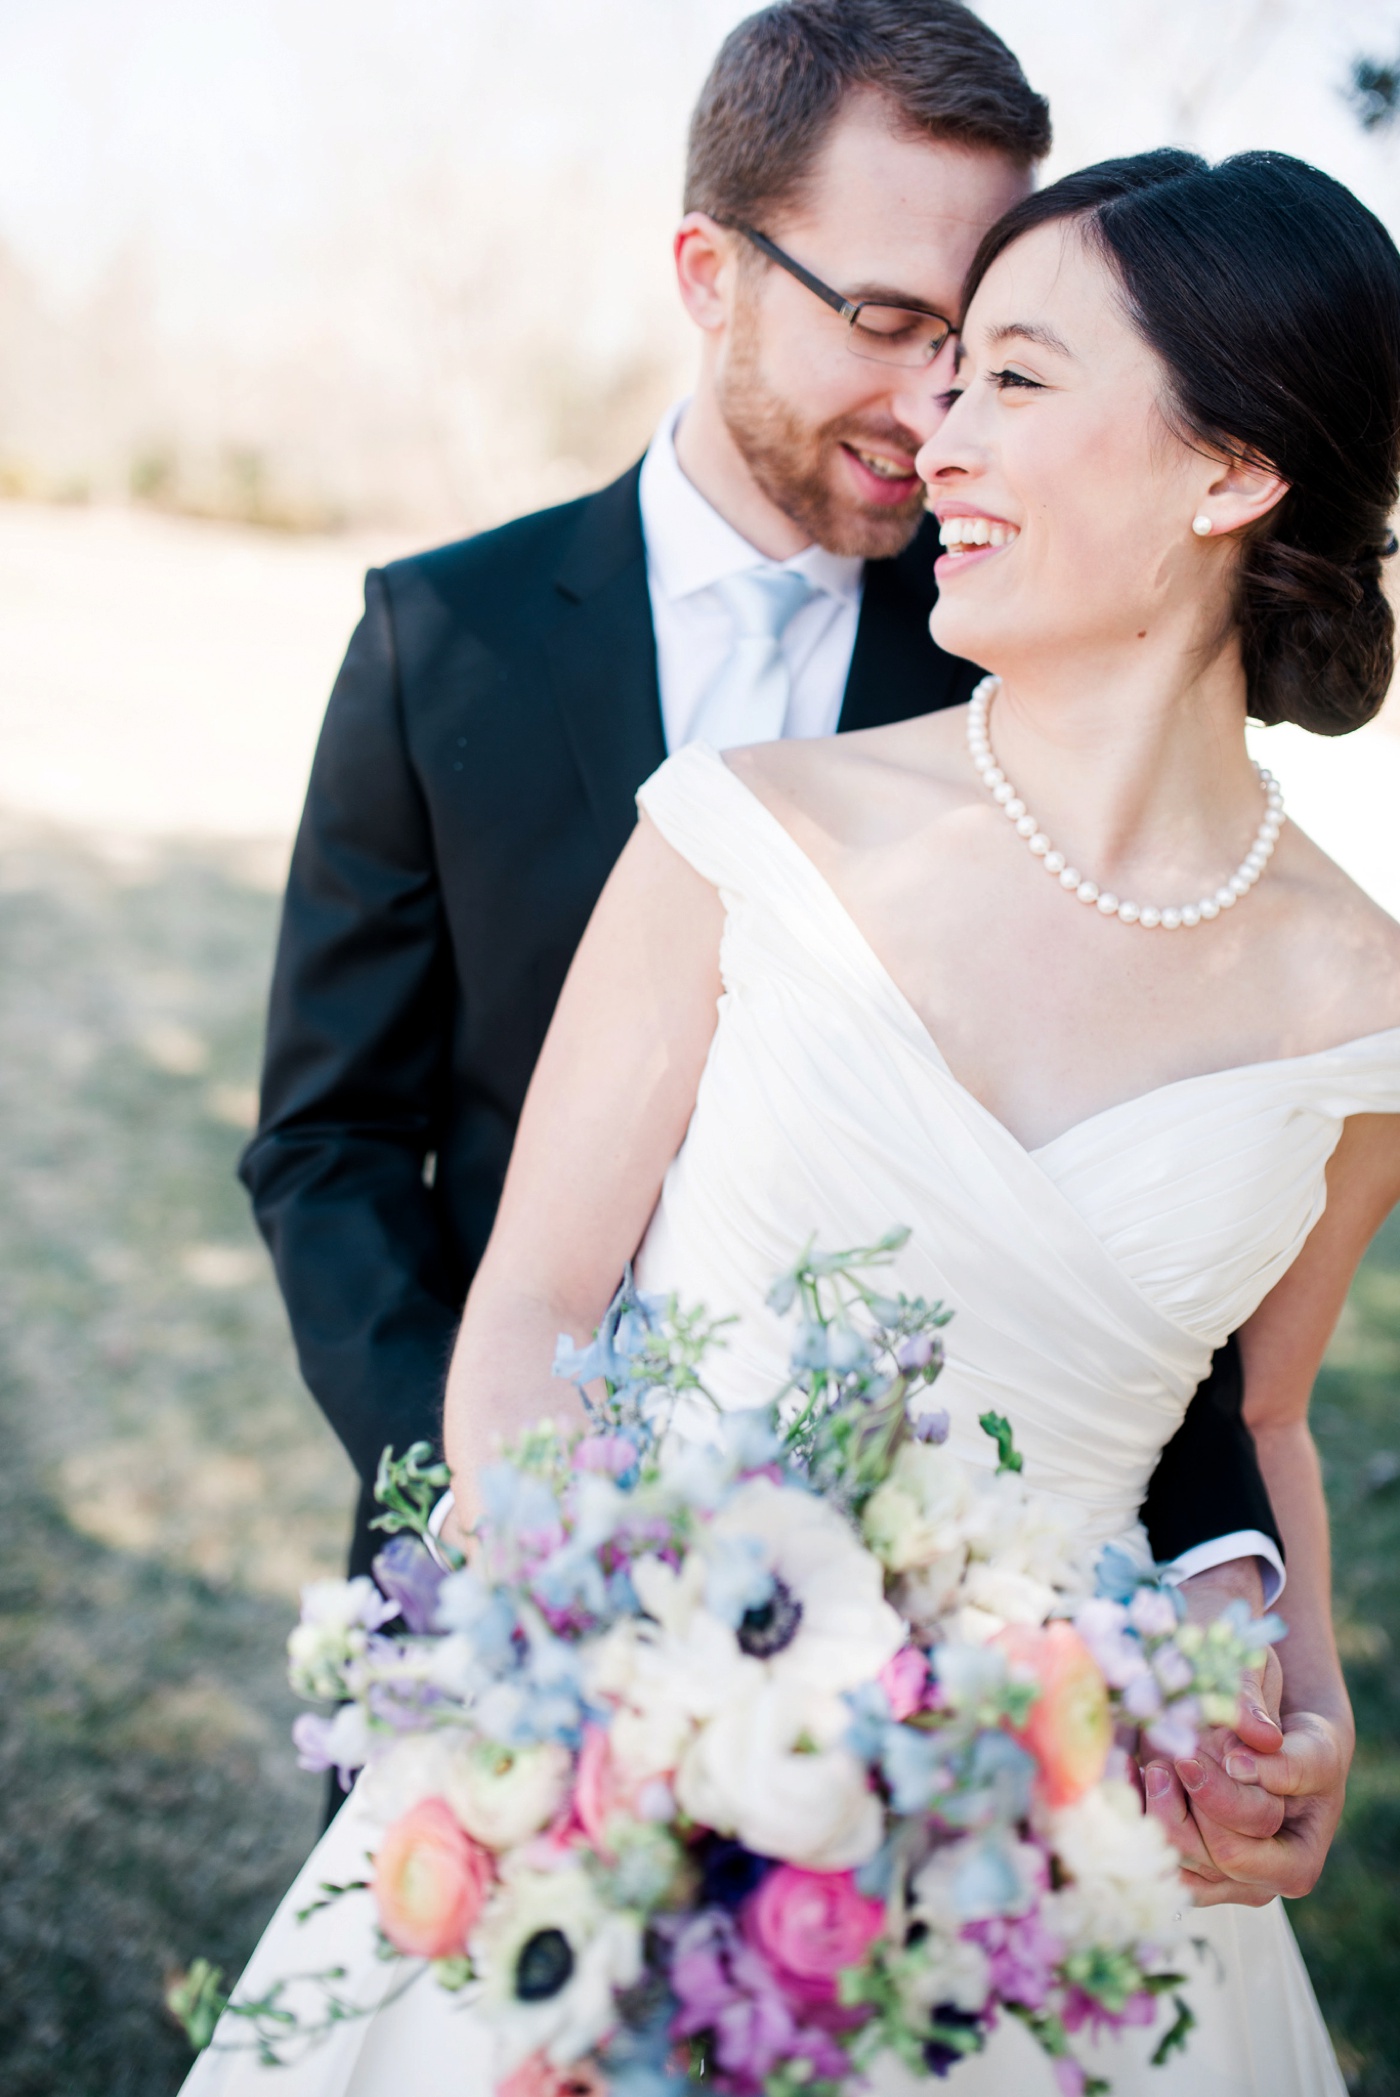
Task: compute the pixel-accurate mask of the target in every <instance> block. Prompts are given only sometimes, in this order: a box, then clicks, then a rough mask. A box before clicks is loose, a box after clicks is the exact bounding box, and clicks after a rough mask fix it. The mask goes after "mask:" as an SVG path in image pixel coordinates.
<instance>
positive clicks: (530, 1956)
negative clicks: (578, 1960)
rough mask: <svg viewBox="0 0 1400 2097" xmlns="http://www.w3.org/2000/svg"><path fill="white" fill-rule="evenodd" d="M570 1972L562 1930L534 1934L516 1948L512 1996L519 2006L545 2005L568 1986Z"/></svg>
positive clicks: (571, 1956) (570, 1961)
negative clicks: (540, 2003) (517, 1954)
mask: <svg viewBox="0 0 1400 2097" xmlns="http://www.w3.org/2000/svg"><path fill="white" fill-rule="evenodd" d="M573 1970H574V1953H573V1946H572V1945H571V1944H570V1942H569V1940H568V1938H567V1937H566V1936H565V1935H564V1932H563V1931H562V1930H536V1931H535V1934H534V1936H533V1937H527V1938H526V1940H525V1942H524V1943H523V1944H522V1945H521V1947H520V1957H519V1958H518V1959H517V1960H516V1962H515V1992H516V1996H517V1997H518V1999H519V2000H520V2001H521V2002H548V2001H549V1998H550V1996H551V1995H557V1994H558V1993H559V1990H560V1989H561V1988H566V1987H567V1986H568V1984H569V1979H570V1976H571V1975H572V1973H573Z"/></svg>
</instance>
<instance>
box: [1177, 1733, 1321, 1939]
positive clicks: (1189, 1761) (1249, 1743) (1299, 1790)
mask: <svg viewBox="0 0 1400 2097" xmlns="http://www.w3.org/2000/svg"><path fill="white" fill-rule="evenodd" d="M1282 1729H1283V1730H1282V1743H1281V1745H1280V1746H1279V1747H1278V1748H1277V1751H1276V1752H1270V1751H1268V1749H1267V1741H1268V1739H1269V1738H1273V1739H1275V1740H1276V1739H1277V1738H1278V1729H1277V1728H1276V1727H1273V1726H1272V1724H1271V1722H1267V1721H1266V1724H1265V1725H1264V1726H1260V1725H1259V1724H1258V1723H1257V1721H1256V1720H1255V1719H1254V1717H1253V1714H1251V1713H1250V1711H1249V1710H1248V1708H1247V1707H1246V1709H1245V1711H1244V1712H1242V1714H1241V1719H1240V1723H1239V1727H1238V1729H1237V1730H1236V1731H1234V1732H1231V1731H1229V1730H1225V1731H1222V1732H1217V1733H1216V1734H1214V1735H1207V1736H1206V1737H1205V1738H1204V1739H1203V1740H1202V1742H1201V1745H1200V1747H1199V1749H1198V1750H1197V1752H1196V1754H1195V1755H1193V1756H1190V1757H1188V1758H1186V1759H1184V1760H1183V1761H1181V1762H1178V1763H1177V1764H1176V1765H1175V1767H1173V1766H1172V1765H1170V1764H1168V1763H1164V1762H1160V1761H1158V1762H1152V1763H1149V1764H1148V1766H1147V1768H1146V1770H1145V1771H1144V1784H1145V1789H1146V1792H1147V1810H1148V1812H1149V1813H1151V1814H1153V1815H1154V1817H1155V1818H1156V1819H1157V1820H1159V1821H1160V1822H1161V1824H1162V1826H1163V1827H1164V1828H1165V1830H1166V1832H1167V1834H1168V1835H1169V1836H1170V1837H1171V1840H1172V1842H1173V1843H1174V1844H1175V1846H1176V1848H1177V1849H1178V1850H1179V1851H1180V1852H1181V1856H1182V1863H1183V1870H1182V1882H1183V1884H1184V1885H1186V1886H1187V1887H1188V1888H1189V1889H1190V1891H1191V1893H1192V1895H1193V1897H1194V1899H1195V1901H1196V1904H1197V1906H1198V1907H1203V1908H1204V1907H1214V1906H1217V1905H1219V1904H1220V1903H1222V1902H1234V1903H1236V1904H1237V1905H1240V1906H1244V1907H1251V1908H1258V1907H1263V1906H1264V1905H1265V1903H1266V1902H1268V1901H1270V1900H1272V1899H1274V1897H1275V1895H1277V1894H1283V1895H1284V1896H1285V1897H1286V1898H1288V1899H1291V1900H1296V1899H1297V1898H1298V1897H1299V1895H1301V1894H1304V1893H1310V1892H1311V1891H1312V1888H1313V1887H1314V1886H1315V1885H1316V1883H1317V1880H1318V1877H1319V1875H1320V1873H1321V1871H1322V1867H1323V1864H1324V1863H1325V1861H1326V1858H1327V1852H1328V1849H1329V1848H1330V1846H1331V1842H1332V1837H1333V1835H1334V1834H1335V1833H1336V1829H1337V1823H1338V1821H1339V1820H1340V1819H1341V1814H1342V1804H1343V1801H1344V1799H1345V1797H1346V1781H1347V1771H1348V1769H1349V1767H1350V1764H1351V1736H1350V1732H1349V1730H1348V1729H1345V1728H1343V1727H1342V1726H1341V1725H1340V1724H1339V1723H1338V1722H1337V1721H1335V1720H1333V1719H1331V1718H1328V1717H1326V1716H1325V1715H1324V1714H1322V1713H1321V1712H1317V1711H1289V1712H1286V1713H1285V1714H1284V1715H1283V1720H1282ZM1261 1747H1262V1748H1264V1751H1263V1752H1260V1748H1261Z"/></svg>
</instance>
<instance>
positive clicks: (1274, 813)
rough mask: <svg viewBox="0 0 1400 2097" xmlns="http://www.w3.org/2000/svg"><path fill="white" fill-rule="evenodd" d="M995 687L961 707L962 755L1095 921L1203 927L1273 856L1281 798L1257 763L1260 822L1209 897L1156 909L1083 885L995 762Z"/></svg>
mask: <svg viewBox="0 0 1400 2097" xmlns="http://www.w3.org/2000/svg"><path fill="white" fill-rule="evenodd" d="M1000 684H1001V679H1000V678H999V677H984V678H983V679H982V682H981V683H980V684H979V685H978V687H977V689H976V691H975V692H974V693H973V695H972V702H971V704H970V705H969V707H968V709H967V748H968V754H969V756H970V757H971V759H972V762H973V765H974V767H975V768H976V770H977V771H978V773H979V774H980V775H981V779H982V784H983V785H984V786H985V787H987V788H988V790H989V791H990V793H991V796H992V799H993V800H994V801H995V802H996V803H997V805H998V807H999V808H1000V809H1001V812H1002V814H1003V815H1004V816H1005V817H1006V819H1007V821H1008V822H1011V823H1014V824H1015V826H1016V835H1017V836H1018V837H1023V838H1024V839H1025V840H1026V843H1027V844H1028V845H1029V847H1030V849H1031V851H1032V852H1033V853H1034V854H1035V856H1036V858H1037V859H1038V860H1039V861H1040V862H1041V865H1042V866H1043V867H1044V868H1045V871H1046V873H1047V874H1054V875H1055V876H1056V877H1057V878H1058V880H1059V884H1060V886H1061V888H1063V889H1066V890H1068V892H1069V893H1070V894H1071V895H1073V896H1076V897H1077V898H1078V899H1079V901H1080V902H1081V903H1092V904H1093V905H1094V907H1095V909H1096V910H1097V911H1098V913H1099V915H1100V916H1101V917H1116V918H1119V919H1121V921H1122V923H1123V924H1125V925H1141V926H1142V928H1143V930H1144V931H1145V932H1151V931H1153V930H1154V929H1155V927H1157V926H1158V925H1160V926H1161V928H1162V930H1163V931H1164V932H1175V931H1176V929H1177V927H1178V925H1199V924H1201V923H1202V922H1203V921H1204V922H1206V923H1209V921H1210V920H1211V918H1215V917H1219V915H1220V913H1221V911H1222V910H1233V909H1234V907H1235V905H1236V903H1238V901H1239V899H1240V897H1241V896H1243V895H1247V894H1248V893H1249V890H1250V889H1251V888H1253V886H1254V884H1255V882H1256V881H1257V880H1258V879H1259V876H1260V875H1261V874H1262V873H1263V871H1264V869H1265V867H1266V866H1267V865H1268V863H1269V860H1270V859H1271V857H1272V856H1273V850H1274V846H1275V845H1276V844H1277V843H1278V834H1279V832H1280V830H1281V829H1282V828H1283V795H1282V794H1281V793H1280V792H1279V788H1278V781H1277V780H1276V779H1275V778H1274V775H1273V773H1272V772H1266V771H1265V770H1264V767H1263V766H1262V765H1258V764H1257V765H1255V767H1254V769H1255V771H1256V772H1257V773H1258V774H1259V784H1260V785H1261V786H1262V787H1263V789H1264V802H1265V806H1264V820H1263V822H1262V823H1261V824H1260V825H1259V828H1258V830H1257V831H1256V832H1255V837H1254V843H1253V844H1252V845H1251V846H1250V848H1249V850H1248V852H1246V854H1245V856H1244V858H1243V859H1242V860H1241V861H1240V864H1239V866H1238V867H1237V868H1236V870H1235V872H1234V873H1233V874H1231V876H1230V878H1229V880H1228V881H1226V882H1225V883H1224V884H1223V886H1222V887H1220V888H1217V889H1216V891H1215V893H1214V895H1210V896H1202V898H1201V900H1200V902H1199V903H1183V904H1181V905H1180V907H1179V908H1177V907H1174V908H1171V909H1168V910H1158V909H1157V908H1156V906H1155V905H1154V904H1152V903H1143V904H1137V903H1128V902H1120V901H1119V899H1118V897H1117V896H1115V895H1114V894H1113V892H1112V890H1111V889H1101V888H1100V887H1099V885H1098V883H1097V882H1096V881H1086V880H1085V878H1084V876H1083V875H1082V874H1081V873H1080V871H1079V869H1078V867H1077V866H1071V865H1070V864H1069V862H1068V861H1067V860H1066V858H1065V855H1064V853H1063V852H1057V851H1056V850H1055V847H1054V846H1053V845H1052V844H1051V842H1050V840H1049V838H1048V837H1047V836H1046V835H1045V832H1044V831H1043V830H1042V829H1041V827H1040V825H1039V823H1038V822H1037V821H1036V819H1035V817H1034V816H1033V815H1032V814H1031V812H1030V810H1029V809H1028V808H1027V807H1026V804H1025V802H1024V801H1023V800H1022V799H1021V796H1020V795H1019V794H1018V793H1017V791H1016V789H1015V787H1014V786H1013V785H1012V784H1011V781H1010V780H1009V779H1008V778H1007V776H1006V774H1005V772H1003V770H1002V769H1001V766H1000V765H999V764H998V763H997V761H996V755H995V753H994V751H993V749H992V745H991V740H990V738H989V736H988V734H987V715H988V713H989V711H990V709H991V704H992V695H993V693H994V692H996V691H997V690H998V688H999V687H1000Z"/></svg>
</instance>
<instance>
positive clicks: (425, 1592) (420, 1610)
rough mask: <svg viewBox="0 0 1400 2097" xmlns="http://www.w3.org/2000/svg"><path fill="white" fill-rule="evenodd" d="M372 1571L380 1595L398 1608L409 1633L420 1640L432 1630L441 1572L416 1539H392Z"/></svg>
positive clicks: (435, 1616) (405, 1534)
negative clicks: (425, 1633)
mask: <svg viewBox="0 0 1400 2097" xmlns="http://www.w3.org/2000/svg"><path fill="white" fill-rule="evenodd" d="M371 1570H372V1571H373V1573H374V1577H375V1580H376V1582H377V1583H378V1586H379V1588H380V1591H381V1593H383V1594H384V1595H385V1596H386V1597H387V1598H388V1600H389V1601H391V1602H393V1603H396V1604H397V1606H398V1611H399V1614H400V1616H401V1617H402V1618H403V1620H404V1622H405V1624H406V1625H407V1626H408V1628H409V1630H410V1631H412V1632H413V1633H414V1634H415V1635H417V1636H420V1637H421V1636H422V1634H423V1633H424V1632H427V1631H431V1630H433V1629H434V1628H435V1625H436V1619H437V1605H438V1591H439V1589H440V1588H441V1586H442V1583H443V1578H444V1574H443V1569H442V1568H441V1567H440V1566H439V1565H437V1564H435V1562H434V1560H433V1558H432V1556H431V1554H430V1553H429V1551H428V1550H427V1548H426V1546H425V1545H423V1544H421V1543H420V1542H419V1541H418V1538H417V1537H416V1536H410V1535H409V1534H408V1533H407V1532H406V1531H405V1532H403V1533H401V1534H400V1535H398V1536H394V1537H391V1538H390V1539H389V1541H388V1543H387V1544H386V1545H385V1546H384V1549H383V1550H382V1551H381V1552H379V1554H378V1556H377V1557H376V1558H375V1561H374V1564H373V1567H372V1568H371Z"/></svg>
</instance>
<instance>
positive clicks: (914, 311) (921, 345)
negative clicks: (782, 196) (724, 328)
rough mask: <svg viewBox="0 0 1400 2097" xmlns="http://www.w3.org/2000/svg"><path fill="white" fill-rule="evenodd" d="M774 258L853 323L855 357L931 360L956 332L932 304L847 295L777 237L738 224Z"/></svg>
mask: <svg viewBox="0 0 1400 2097" xmlns="http://www.w3.org/2000/svg"><path fill="white" fill-rule="evenodd" d="M735 230H736V231H737V232H739V233H742V234H743V236H744V238H745V240H751V241H752V242H753V244H754V246H755V247H756V248H757V249H759V251H760V252H761V253H762V254H764V255H766V256H767V257H768V259H769V261H770V262H776V263H777V265H778V267H779V269H785V270H786V271H787V273H788V275H789V276H790V277H796V279H797V281H798V283H799V284H805V285H806V287H807V289H808V290H809V291H814V292H815V293H816V295H817V297H818V298H819V299H821V300H822V302H823V303H824V304H825V305H828V306H830V307H831V309H832V311H833V313H839V314H840V316H841V318H842V320H844V321H845V322H846V323H847V325H848V327H849V329H850V337H849V341H848V344H847V346H848V348H849V349H850V352H851V355H852V356H853V357H866V358H868V359H869V360H870V362H871V363H872V364H914V365H918V364H932V362H933V360H934V358H935V357H936V356H937V355H938V352H939V351H940V350H941V349H942V347H943V345H944V343H945V342H946V341H947V340H948V337H949V336H950V335H951V334H952V332H953V323H952V322H951V321H950V320H947V319H945V318H944V316H943V315H942V314H941V313H935V312H934V311H933V310H932V308H930V307H928V306H886V305H883V304H882V303H881V302H880V301H879V300H878V299H855V300H852V299H848V298H843V297H842V295H841V293H840V292H839V291H833V290H832V288H831V286H830V285H829V284H823V282H822V280H821V278H820V277H814V276H813V275H812V272H811V270H809V269H804V268H803V266H802V264H801V263H800V262H795V261H794V260H793V258H792V256H791V255H787V254H784V252H783V250H782V249H781V248H780V247H779V246H778V244H777V242H776V241H774V240H770V239H769V238H768V235H767V234H766V233H759V232H758V231H756V230H755V228H754V227H753V226H738V227H736V229H735Z"/></svg>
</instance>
